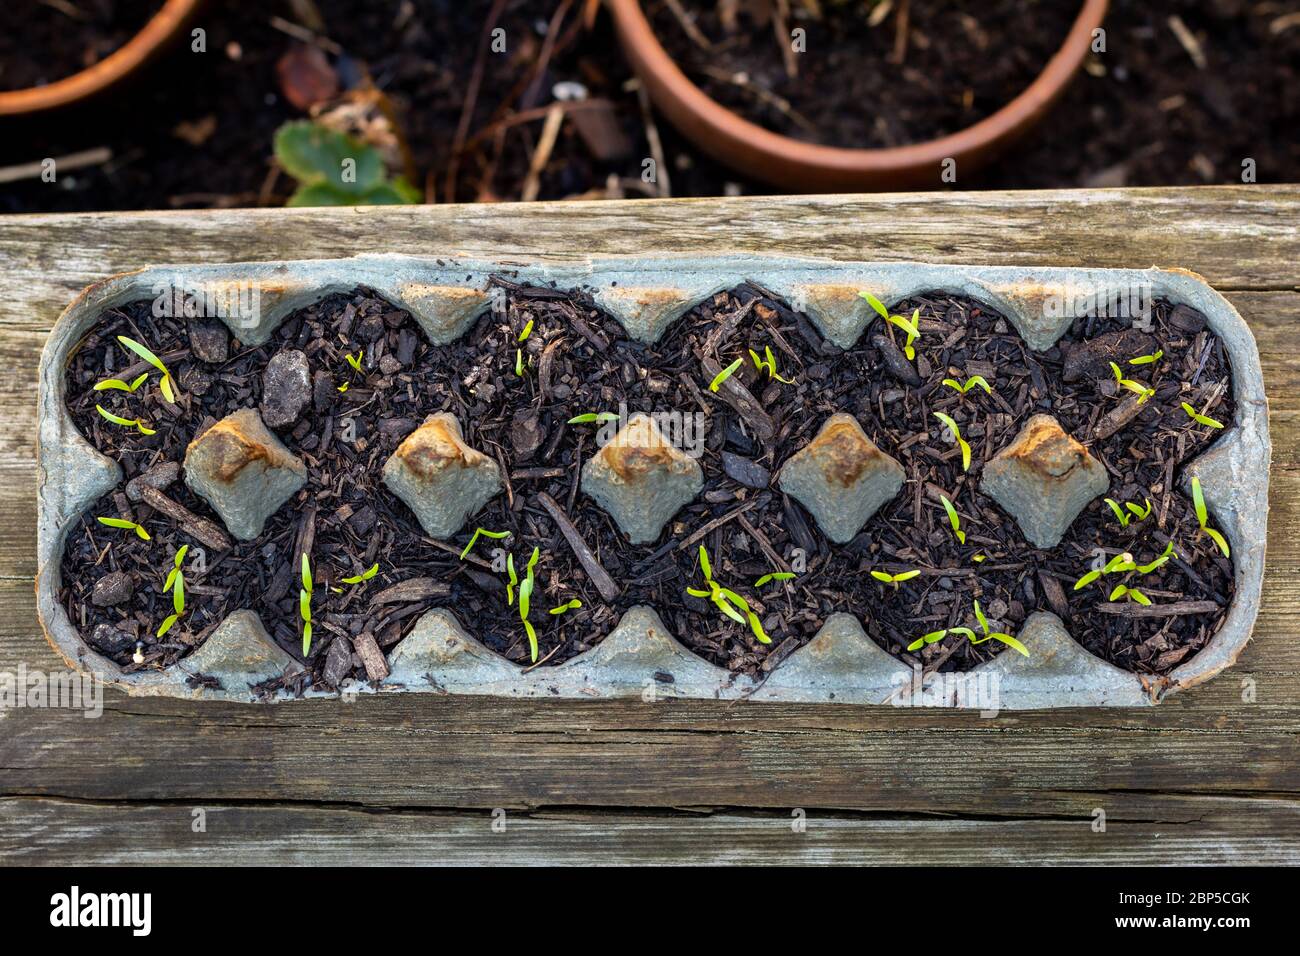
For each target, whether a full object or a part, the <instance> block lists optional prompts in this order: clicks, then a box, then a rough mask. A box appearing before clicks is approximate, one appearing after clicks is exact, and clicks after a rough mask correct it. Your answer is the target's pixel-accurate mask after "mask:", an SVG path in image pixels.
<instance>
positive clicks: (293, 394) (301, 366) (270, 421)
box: [261, 349, 312, 428]
mask: <svg viewBox="0 0 1300 956" xmlns="http://www.w3.org/2000/svg"><path fill="white" fill-rule="evenodd" d="M311 397H312V385H311V371H310V370H309V369H308V367H307V356H306V355H304V354H303V353H302V352H300V351H299V350H298V349H285V350H284V351H283V352H279V353H277V354H276V355H275V356H273V357H272V358H271V361H269V362H267V363H266V371H265V373H263V375H262V406H261V408H262V421H264V422H265V423H266V425H267V427H268V428H284V427H285V426H286V425H292V424H293V423H294V422H296V421H297V420H298V416H299V415H301V414H302V410H303V409H304V408H306V407H307V402H308V401H309V400H310V399H311Z"/></svg>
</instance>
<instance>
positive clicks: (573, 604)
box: [547, 598, 582, 614]
mask: <svg viewBox="0 0 1300 956" xmlns="http://www.w3.org/2000/svg"><path fill="white" fill-rule="evenodd" d="M580 607H582V602H581V601H580V600H578V599H577V598H574V599H573V600H571V601H568V602H567V603H565V604H561V605H560V606H559V607H553V608H551V610H550V611H549V612H547V613H549V614H564V613H565V612H566V611H576V610H577V609H578V608H580Z"/></svg>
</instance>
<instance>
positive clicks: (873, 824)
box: [0, 186, 1300, 863]
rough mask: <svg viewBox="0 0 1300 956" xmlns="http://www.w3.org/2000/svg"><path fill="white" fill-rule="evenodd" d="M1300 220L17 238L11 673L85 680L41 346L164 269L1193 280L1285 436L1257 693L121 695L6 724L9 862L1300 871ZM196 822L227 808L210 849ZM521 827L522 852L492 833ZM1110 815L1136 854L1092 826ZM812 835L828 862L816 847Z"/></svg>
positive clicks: (840, 208) (294, 217)
mask: <svg viewBox="0 0 1300 956" xmlns="http://www.w3.org/2000/svg"><path fill="white" fill-rule="evenodd" d="M1298 209H1300V187H1289V186H1288V187H1271V186H1254V187H1224V188H1220V187H1216V188H1205V189H1195V190H1187V189H1181V190H1133V191H1079V192H1037V193H980V194H977V195H967V194H948V195H933V194H932V195H920V194H915V195H913V194H902V195H894V196H875V197H871V196H868V197H842V198H805V197H794V198H780V199H772V200H686V201H672V202H653V203H652V202H638V203H601V204H596V203H574V204H534V205H531V206H526V207H523V206H473V207H420V208H417V209H399V210H393V209H365V210H329V211H325V210H263V211H251V212H250V211H240V212H211V213H139V214H111V215H76V216H34V217H11V218H8V219H3V220H0V263H2V264H3V265H4V269H3V271H0V288H2V290H3V292H4V294H3V295H0V310H3V312H2V313H0V319H2V323H0V361H3V363H4V367H5V368H6V369H7V370H8V374H7V375H5V376H0V419H2V420H3V421H4V422H5V427H4V428H3V429H0V522H3V524H2V526H3V527H4V529H5V533H4V535H3V536H2V537H0V671H10V672H12V671H14V670H15V669H16V668H17V667H18V666H19V665H20V664H21V665H24V666H26V667H28V668H41V669H53V668H57V667H59V666H60V665H59V661H58V658H57V657H56V656H55V655H54V654H53V652H52V651H50V649H49V648H48V646H47V645H46V644H45V641H44V639H43V638H42V637H41V636H40V633H39V630H38V628H37V625H36V621H35V600H34V596H33V593H32V575H33V574H34V572H35V567H34V549H35V484H36V464H35V453H34V448H33V443H32V436H33V433H34V427H35V422H34V419H35V394H34V390H35V374H36V373H35V368H36V361H37V358H38V355H39V351H40V348H41V345H42V344H43V342H44V338H45V334H46V332H47V330H48V329H49V326H50V324H51V322H52V321H53V320H54V318H55V317H57V315H58V313H59V312H60V311H61V310H62V308H63V306H64V305H65V304H66V302H67V301H68V300H69V299H70V298H71V296H72V295H73V294H75V292H76V291H78V290H79V289H80V288H81V287H83V286H84V285H86V284H87V283H89V282H91V281H94V280H95V279H97V278H101V277H103V276H105V275H109V274H112V273H114V272H119V271H124V270H127V269H130V268H135V267H138V266H141V265H146V264H153V263H159V262H198V261H207V262H213V261H235V260H268V259H275V258H281V257H287V256H288V257H329V256H344V255H351V254H354V253H359V252H371V253H373V252H381V251H382V252H405V253H415V254H423V255H432V254H437V253H439V252H444V253H445V252H450V251H463V252H467V253H475V252H478V253H484V252H487V253H491V254H496V255H515V254H518V255H521V256H522V255H527V254H531V253H545V254H549V255H552V256H556V255H570V256H576V255H587V254H597V253H606V254H607V253H622V252H631V251H634V250H637V249H639V248H651V249H661V250H663V251H672V252H699V253H706V252H707V253H720V252H726V251H729V250H737V249H739V250H751V251H771V250H773V249H779V250H780V251H782V252H784V253H789V254H800V255H821V256H827V257H833V258H840V259H880V260H900V259H918V260H928V261H934V262H965V263H974V264H979V263H996V264H1022V265H1024V264H1041V265H1059V266H1073V265H1081V266H1114V267H1134V266H1148V265H1161V266H1179V267H1183V268H1189V269H1192V270H1194V271H1196V272H1199V273H1201V274H1202V275H1204V276H1205V277H1206V278H1207V279H1208V280H1209V281H1210V282H1211V283H1212V284H1213V285H1215V286H1216V288H1218V289H1219V290H1220V291H1221V292H1223V293H1224V294H1225V295H1227V296H1228V298H1229V299H1230V300H1231V301H1232V303H1233V304H1234V305H1235V306H1236V307H1237V309H1238V310H1239V311H1240V312H1241V313H1242V315H1243V316H1245V318H1246V319H1247V321H1248V322H1249V323H1250V325H1251V327H1252V329H1253V330H1254V332H1255V335H1256V338H1257V340H1258V343H1259V347H1260V353H1261V357H1262V360H1263V364H1264V374H1265V380H1266V383H1267V386H1268V391H1269V396H1270V406H1271V415H1272V427H1273V441H1274V465H1273V472H1272V476H1271V488H1270V500H1271V508H1272V515H1271V520H1270V523H1269V539H1270V540H1269V569H1268V573H1267V575H1266V579H1265V601H1264V604H1263V608H1262V611H1261V614H1260V618H1259V623H1258V625H1257V627H1256V630H1255V639H1254V641H1253V642H1252V643H1251V645H1250V646H1249V647H1248V648H1247V650H1246V651H1245V653H1244V654H1243V656H1242V659H1241V661H1240V663H1239V664H1238V665H1237V666H1236V667H1235V668H1233V669H1232V670H1230V671H1228V672H1226V673H1225V674H1223V675H1222V676H1220V677H1219V678H1217V679H1215V680H1213V681H1210V682H1209V683H1208V684H1205V685H1203V686H1201V687H1198V688H1195V689H1193V690H1191V691H1189V692H1186V693H1182V694H1179V695H1177V696H1175V697H1174V698H1172V699H1170V700H1169V701H1168V702H1166V703H1164V704H1162V705H1161V706H1159V707H1157V708H1154V709H1150V710H1135V711H1124V710H1061V711H1047V712H1030V713H1025V714H1008V715H1003V716H1001V717H998V718H996V719H992V720H988V719H981V718H980V717H979V716H978V715H975V714H964V713H949V712H934V711H918V710H905V709H882V708H871V709H865V708H854V707H830V706H802V705H800V706H796V705H780V704H777V705H756V704H753V703H749V704H723V703H717V702H709V701H662V702H660V703H657V704H644V703H636V702H595V701H500V700H489V699H475V698H449V697H444V698H440V697H433V696H428V695H404V696H388V697H383V698H362V699H360V700H358V701H357V702H356V703H354V704H345V703H341V702H333V701H308V702H299V703H292V704H284V705H278V706H275V707H260V708H259V707H250V706H240V705H233V704H219V705H206V706H198V705H195V704H192V703H188V702H184V701H176V700H166V699H139V700H137V699H130V698H127V697H125V696H123V695H121V694H118V693H116V692H109V693H108V694H107V696H106V698H105V702H104V703H105V709H104V713H103V716H102V717H101V718H100V719H86V718H85V717H83V716H82V715H81V713H80V712H76V711H70V710H28V709H17V710H0V859H4V860H6V861H14V862H25V863H29V862H72V863H76V862H91V861H93V862H161V861H170V860H175V861H183V862H197V861H199V860H202V861H204V862H284V861H295V862H311V861H323V862H341V861H345V860H346V861H347V862H353V863H354V862H358V861H366V860H376V861H378V860H392V861H394V862H425V861H428V860H445V861H447V862H455V863H473V862H480V861H483V860H489V861H502V862H521V863H524V862H547V861H555V862H567V863H592V862H633V863H647V862H655V863H659V862H666V863H681V862H713V863H721V862H734V861H740V860H744V861H749V862H822V861H839V862H917V863H925V862H945V861H956V860H961V861H964V862H1000V861H1016V862H1019V861H1024V862H1054V863H1064V862H1079V863H1089V862H1199V863H1223V862H1233V863H1252V862H1259V863H1263V862H1300V819H1298V816H1297V806H1300V804H1298V803H1297V801H1298V800H1300V642H1297V641H1296V640H1295V638H1294V633H1295V624H1294V622H1295V620H1296V619H1297V614H1298V613H1300V578H1297V575H1296V571H1297V570H1298V569H1300V456H1298V454H1297V437H1300V358H1298V357H1297V353H1298V352H1300V349H1297V330H1298V329H1300V277H1298V272H1297V268H1296V266H1295V265H1294V263H1296V262H1300V230H1298V228H1297V227H1298V222H1300V216H1298V215H1297V210H1298ZM1250 692H1253V695H1254V696H1253V700H1252V701H1251V702H1246V700H1245V699H1244V698H1249V697H1250V696H1251V694H1250ZM194 806H206V807H208V808H209V809H208V814H209V817H208V833H207V834H204V835H202V838H201V839H200V836H199V835H195V834H193V833H192V832H191V830H190V811H191V809H192V807H194ZM497 807H500V808H506V810H507V813H508V821H509V822H508V826H507V832H506V834H494V833H493V832H492V831H491V829H490V827H489V824H490V811H491V809H492V808H497ZM1097 807H1100V808H1102V809H1104V810H1105V811H1106V813H1107V818H1108V821H1109V822H1108V831H1107V833H1106V834H1095V833H1093V832H1092V830H1091V827H1090V824H1091V821H1092V813H1093V810H1094V808H1097ZM683 808H690V809H683ZM793 808H802V809H804V810H805V811H806V812H807V814H808V818H809V825H808V830H807V832H806V833H805V834H802V835H795V834H792V833H791V831H790V819H791V818H790V813H791V810H792V809H793ZM126 846H130V847H131V848H132V849H130V850H124V849H123V847H126Z"/></svg>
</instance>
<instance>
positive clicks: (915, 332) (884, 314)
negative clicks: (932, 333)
mask: <svg viewBox="0 0 1300 956" xmlns="http://www.w3.org/2000/svg"><path fill="white" fill-rule="evenodd" d="M858 295H860V296H862V298H864V299H866V300H867V302H868V303H869V304H870V305H871V307H872V308H873V309H875V310H876V311H877V312H879V313H880V316H881V318H883V319H884V320H885V321H886V322H888V323H890V324H891V325H896V326H898V327H899V328H900V329H902V330H903V331H904V332H906V333H907V341H906V342H905V343H904V344H903V354H904V355H906V356H907V360H908V361H909V362H910V361H912V360H913V359H915V358H916V349H915V348H913V347H912V343H914V342H915V341H916V340H917V339H918V338H920V337H921V330H920V327H919V325H918V323H919V322H920V319H921V310H920V309H915V310H913V312H912V318H911V320H910V321H909V320H908V319H905V318H904V317H903V316H901V315H890V314H889V310H888V309H886V308H885V304H884V303H883V302H881V301H880V300H879V299H877V298H876V297H875V296H874V295H872V294H871V293H870V292H859V293H858Z"/></svg>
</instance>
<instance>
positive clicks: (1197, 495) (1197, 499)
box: [1192, 478, 1232, 558]
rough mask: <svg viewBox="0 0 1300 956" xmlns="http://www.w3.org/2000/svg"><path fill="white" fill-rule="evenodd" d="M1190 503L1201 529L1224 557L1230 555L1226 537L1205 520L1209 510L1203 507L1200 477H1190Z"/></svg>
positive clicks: (1203, 499)
mask: <svg viewBox="0 0 1300 956" xmlns="http://www.w3.org/2000/svg"><path fill="white" fill-rule="evenodd" d="M1192 505H1193V506H1194V507H1195V508H1196V521H1197V523H1198V524H1200V526H1201V530H1202V531H1204V532H1205V533H1206V534H1207V535H1209V536H1210V540H1212V541H1213V542H1214V543H1215V544H1217V545H1218V546H1219V550H1220V551H1222V552H1223V556H1224V557H1225V558H1230V557H1232V552H1231V551H1230V550H1229V549H1228V539H1227V538H1225V537H1224V536H1223V535H1222V534H1220V533H1219V532H1218V531H1215V530H1214V529H1213V528H1211V527H1210V526H1209V525H1208V524H1207V522H1208V521H1209V520H1210V515H1209V512H1208V511H1207V510H1206V508H1205V495H1204V494H1202V492H1201V479H1200V478H1193V479H1192Z"/></svg>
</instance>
